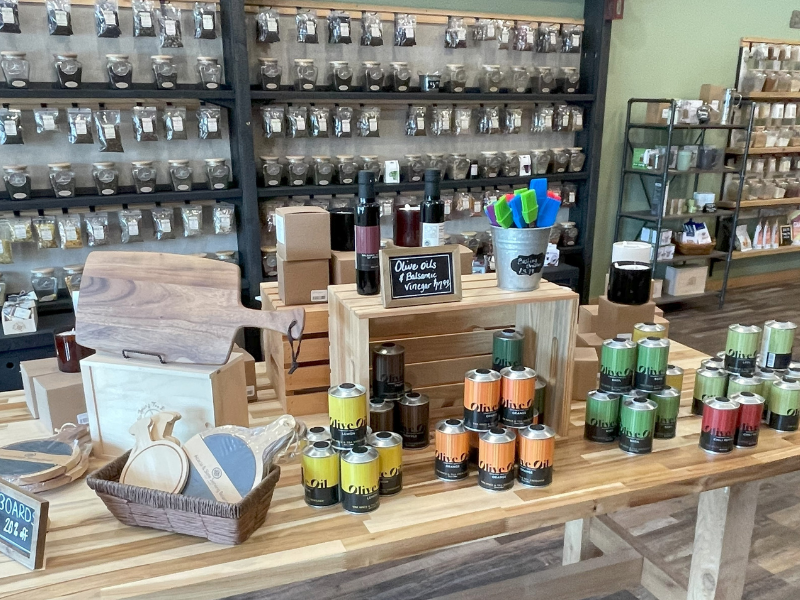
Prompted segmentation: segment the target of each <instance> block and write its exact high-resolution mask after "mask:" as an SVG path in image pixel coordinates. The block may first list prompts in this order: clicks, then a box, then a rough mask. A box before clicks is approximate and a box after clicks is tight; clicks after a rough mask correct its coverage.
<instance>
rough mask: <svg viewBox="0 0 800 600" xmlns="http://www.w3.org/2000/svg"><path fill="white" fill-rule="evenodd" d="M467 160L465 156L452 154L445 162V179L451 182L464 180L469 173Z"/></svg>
mask: <svg viewBox="0 0 800 600" xmlns="http://www.w3.org/2000/svg"><path fill="white" fill-rule="evenodd" d="M469 165H470V162H469V159H468V158H467V155H466V154H460V153H453V154H451V155H450V157H449V158H448V160H447V177H448V178H450V179H453V180H456V181H458V180H461V179H466V178H467V174H468V173H469Z"/></svg>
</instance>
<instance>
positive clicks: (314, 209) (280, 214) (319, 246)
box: [275, 206, 331, 261]
mask: <svg viewBox="0 0 800 600" xmlns="http://www.w3.org/2000/svg"><path fill="white" fill-rule="evenodd" d="M275 237H276V238H277V240H278V258H282V259H283V260H285V261H288V260H321V259H325V260H327V259H329V258H330V256H331V216H330V213H329V212H328V211H327V210H325V209H324V208H320V207H319V206H286V207H282V208H278V209H276V210H275Z"/></svg>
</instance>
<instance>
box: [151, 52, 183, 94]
mask: <svg viewBox="0 0 800 600" xmlns="http://www.w3.org/2000/svg"><path fill="white" fill-rule="evenodd" d="M150 60H151V61H152V63H153V75H155V78H156V88H157V89H159V90H174V89H175V87H176V86H177V85H178V67H177V66H176V65H175V61H173V59H172V57H171V56H169V55H168V54H157V55H155V56H151V57H150Z"/></svg>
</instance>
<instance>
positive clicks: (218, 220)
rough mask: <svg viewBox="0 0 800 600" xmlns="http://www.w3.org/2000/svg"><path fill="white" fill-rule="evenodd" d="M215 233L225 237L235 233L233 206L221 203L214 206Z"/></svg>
mask: <svg viewBox="0 0 800 600" xmlns="http://www.w3.org/2000/svg"><path fill="white" fill-rule="evenodd" d="M212 216H213V220H214V233H215V234H216V235H225V234H228V233H233V232H234V223H235V221H234V220H233V205H232V204H224V203H219V204H215V205H214V210H213V215H212Z"/></svg>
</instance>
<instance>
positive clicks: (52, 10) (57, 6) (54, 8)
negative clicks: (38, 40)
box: [44, 0, 72, 35]
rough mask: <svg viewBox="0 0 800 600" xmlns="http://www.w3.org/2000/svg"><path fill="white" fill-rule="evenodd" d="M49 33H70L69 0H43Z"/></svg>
mask: <svg viewBox="0 0 800 600" xmlns="http://www.w3.org/2000/svg"><path fill="white" fill-rule="evenodd" d="M44 6H45V9H46V10H47V27H48V30H49V31H50V35H72V3H71V2H70V1H69V0H45V3H44Z"/></svg>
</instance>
